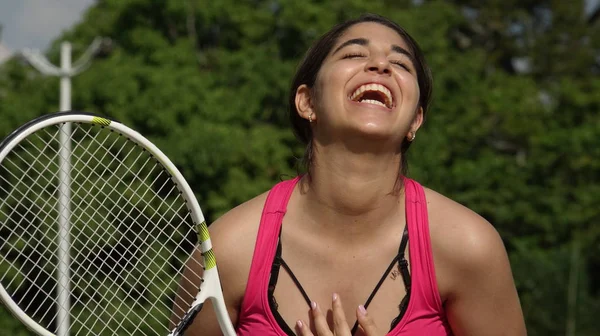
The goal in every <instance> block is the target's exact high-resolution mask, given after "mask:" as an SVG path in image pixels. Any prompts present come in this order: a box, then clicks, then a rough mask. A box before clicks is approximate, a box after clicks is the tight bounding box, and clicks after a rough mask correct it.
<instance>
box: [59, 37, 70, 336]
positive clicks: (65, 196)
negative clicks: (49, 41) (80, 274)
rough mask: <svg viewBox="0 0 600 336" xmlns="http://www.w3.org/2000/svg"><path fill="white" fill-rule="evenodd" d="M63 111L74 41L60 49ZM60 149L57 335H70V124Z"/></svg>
mask: <svg viewBox="0 0 600 336" xmlns="http://www.w3.org/2000/svg"><path fill="white" fill-rule="evenodd" d="M60 69H61V70H62V71H61V73H62V74H61V77H60V111H61V112H63V111H70V110H71V44H70V43H69V42H63V43H62V44H61V48H60ZM59 140H60V144H61V146H60V152H59V172H58V175H59V183H60V184H59V195H58V197H59V198H58V214H59V215H58V222H59V231H58V242H57V243H58V270H57V280H58V287H57V289H56V290H57V295H58V320H57V322H58V330H57V336H68V335H69V327H70V324H71V322H70V316H69V311H70V308H71V302H70V294H71V284H70V282H71V272H70V267H69V265H70V264H71V260H70V259H71V256H70V249H71V239H70V231H71V230H70V227H71V224H70V218H71V205H70V200H71V124H70V123H65V124H63V125H62V126H61V129H60V134H59Z"/></svg>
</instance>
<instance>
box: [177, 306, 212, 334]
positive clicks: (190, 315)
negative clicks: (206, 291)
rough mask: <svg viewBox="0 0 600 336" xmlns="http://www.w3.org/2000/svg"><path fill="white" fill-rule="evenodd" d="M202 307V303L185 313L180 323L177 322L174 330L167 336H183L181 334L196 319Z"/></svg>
mask: <svg viewBox="0 0 600 336" xmlns="http://www.w3.org/2000/svg"><path fill="white" fill-rule="evenodd" d="M203 305H204V302H203V303H200V304H198V305H196V306H195V307H194V308H192V309H190V310H189V311H188V312H187V313H185V315H184V316H183V318H182V319H181V322H179V324H178V325H177V327H176V328H175V330H173V332H171V333H170V334H169V336H183V333H184V332H185V330H186V329H187V328H188V327H189V326H190V324H192V322H193V321H194V319H195V318H196V315H198V312H199V311H200V310H202V306H203Z"/></svg>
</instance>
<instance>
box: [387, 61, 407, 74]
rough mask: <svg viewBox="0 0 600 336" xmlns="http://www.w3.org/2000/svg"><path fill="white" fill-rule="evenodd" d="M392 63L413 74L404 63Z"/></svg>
mask: <svg viewBox="0 0 600 336" xmlns="http://www.w3.org/2000/svg"><path fill="white" fill-rule="evenodd" d="M390 63H392V64H394V65H397V66H400V67H402V68H404V69H405V70H406V71H408V72H411V70H410V67H409V66H408V65H407V64H406V63H405V62H403V61H390Z"/></svg>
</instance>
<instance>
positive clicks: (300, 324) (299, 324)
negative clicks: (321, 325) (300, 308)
mask: <svg viewBox="0 0 600 336" xmlns="http://www.w3.org/2000/svg"><path fill="white" fill-rule="evenodd" d="M296 325H297V326H298V328H302V321H300V320H298V322H296Z"/></svg>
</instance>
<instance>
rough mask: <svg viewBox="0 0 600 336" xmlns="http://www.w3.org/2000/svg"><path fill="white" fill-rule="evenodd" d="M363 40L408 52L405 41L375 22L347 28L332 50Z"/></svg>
mask: <svg viewBox="0 0 600 336" xmlns="http://www.w3.org/2000/svg"><path fill="white" fill-rule="evenodd" d="M357 38H364V39H367V40H368V41H369V43H370V44H371V43H373V44H381V45H382V46H384V47H390V46H391V45H397V46H399V47H401V48H403V49H406V50H410V48H409V47H408V45H407V43H406V41H405V40H404V38H403V37H402V36H400V34H398V32H396V31H395V30H394V29H392V28H390V27H388V26H384V25H382V24H380V23H377V22H361V23H357V24H355V25H353V26H351V27H349V28H348V29H347V30H346V31H345V32H344V33H343V34H342V35H341V36H340V37H339V38H338V40H337V41H336V43H335V45H334V47H333V49H332V50H335V49H336V48H337V47H338V46H340V45H341V44H343V43H344V42H346V41H348V40H351V39H357Z"/></svg>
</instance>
